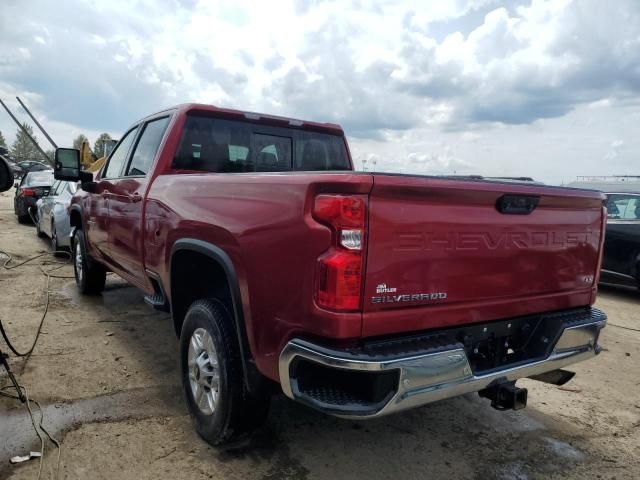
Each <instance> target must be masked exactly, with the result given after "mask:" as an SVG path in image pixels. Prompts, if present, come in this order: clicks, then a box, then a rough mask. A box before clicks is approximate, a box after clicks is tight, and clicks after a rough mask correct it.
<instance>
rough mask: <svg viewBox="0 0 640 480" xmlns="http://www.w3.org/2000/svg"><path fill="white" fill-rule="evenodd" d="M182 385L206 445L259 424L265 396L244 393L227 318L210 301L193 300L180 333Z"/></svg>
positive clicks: (220, 305) (217, 304) (267, 399)
mask: <svg viewBox="0 0 640 480" xmlns="http://www.w3.org/2000/svg"><path fill="white" fill-rule="evenodd" d="M180 363H181V375H182V386H183V390H184V394H185V397H186V401H187V407H188V409H189V413H190V414H191V418H192V419H193V422H194V425H195V429H196V431H197V432H198V434H199V435H200V436H201V437H202V438H204V439H205V440H206V441H207V442H209V443H210V444H212V445H221V444H223V443H226V442H229V441H232V440H234V439H236V438H237V437H238V436H240V435H242V434H246V433H249V432H251V431H253V430H255V429H256V428H258V427H259V426H261V425H262V424H263V423H264V421H265V419H266V417H267V415H268V413H269V403H270V397H269V396H268V395H265V396H262V397H260V398H258V397H255V396H253V395H251V394H249V392H247V390H246V388H245V385H244V379H243V371H242V361H241V358H240V349H239V345H238V339H237V336H236V333H235V329H234V328H233V323H232V320H231V315H230V314H229V312H228V310H227V309H226V308H225V306H224V304H223V303H221V302H219V301H218V300H216V299H207V300H198V301H196V302H194V303H193V304H192V305H191V307H189V310H188V311H187V315H186V317H185V320H184V324H183V325H182V332H181V335H180Z"/></svg>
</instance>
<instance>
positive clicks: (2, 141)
mask: <svg viewBox="0 0 640 480" xmlns="http://www.w3.org/2000/svg"><path fill="white" fill-rule="evenodd" d="M0 147H2V148H7V141H6V140H5V139H4V135H2V132H1V131H0Z"/></svg>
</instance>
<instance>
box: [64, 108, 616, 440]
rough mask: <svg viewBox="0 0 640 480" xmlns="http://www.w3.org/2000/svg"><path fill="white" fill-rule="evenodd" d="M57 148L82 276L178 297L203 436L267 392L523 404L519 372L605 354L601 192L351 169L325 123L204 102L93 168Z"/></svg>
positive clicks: (148, 124)
mask: <svg viewBox="0 0 640 480" xmlns="http://www.w3.org/2000/svg"><path fill="white" fill-rule="evenodd" d="M55 163H56V165H55V176H56V178H58V179H61V180H71V181H80V182H81V188H79V189H78V191H77V193H76V194H75V196H74V197H73V199H72V203H71V205H70V207H69V208H70V221H71V227H72V232H71V236H72V238H73V242H72V245H73V247H72V252H73V265H74V270H75V278H76V282H77V285H78V288H79V289H80V291H81V292H82V293H84V294H98V293H99V292H101V290H102V289H103V288H104V285H105V275H106V273H107V272H108V271H111V272H114V273H116V274H117V275H119V276H120V277H122V278H123V279H125V280H126V281H128V282H129V283H130V284H132V285H134V286H136V287H138V288H139V289H141V290H143V291H144V292H145V294H146V297H145V300H146V301H147V302H148V303H149V304H151V305H152V306H153V307H155V308H157V309H161V310H165V311H169V312H171V315H172V319H173V324H174V326H175V331H176V333H177V334H178V336H179V355H180V364H181V376H182V384H183V387H184V394H185V398H186V403H187V405H188V409H189V411H190V414H191V416H192V418H193V421H194V424H195V428H196V430H197V431H198V433H199V434H200V435H201V436H202V437H203V438H204V439H206V440H207V441H209V442H210V443H212V444H221V443H223V442H227V441H229V440H231V439H233V438H234V437H236V436H237V435H240V434H243V433H245V434H246V433H247V432H250V431H251V430H252V429H254V428H256V427H257V426H259V425H260V424H261V422H263V420H264V419H265V417H266V415H267V413H268V407H269V400H270V397H271V395H272V394H273V393H274V392H284V394H285V395H286V396H288V397H289V398H291V399H293V400H295V401H298V402H301V403H303V404H306V405H308V406H310V407H312V408H315V409H318V410H320V411H322V412H326V413H328V414H331V415H335V416H339V417H344V418H354V419H365V418H374V417H379V416H382V415H387V414H390V413H394V412H399V411H402V410H405V409H408V408H413V407H417V406H420V405H424V404H427V403H429V402H434V401H438V400H442V399H445V398H449V397H453V396H457V395H461V394H465V393H470V392H479V393H480V395H481V396H482V397H486V398H488V399H489V400H490V401H491V404H492V406H494V407H495V408H497V409H518V408H522V407H524V406H525V404H526V400H527V396H526V394H527V392H526V390H525V389H523V388H519V387H517V386H516V380H518V379H520V378H524V377H527V378H535V379H537V380H540V381H543V382H548V383H552V384H562V383H564V382H566V381H568V380H569V379H570V378H571V377H572V376H573V373H572V372H569V371H567V370H563V367H565V366H567V365H569V364H573V363H575V362H579V361H582V360H586V359H589V358H591V357H593V356H595V355H596V354H598V353H599V351H600V346H599V344H598V337H599V333H600V330H601V329H602V328H603V327H604V326H605V323H606V317H605V315H604V314H603V313H602V312H600V311H598V310H597V309H595V308H592V304H593V303H594V301H595V299H596V290H597V283H598V272H599V270H600V263H601V256H602V248H603V240H604V235H603V231H604V225H605V219H606V209H605V207H604V204H603V200H604V197H603V195H602V194H601V193H598V192H595V191H587V190H578V189H569V188H559V187H552V186H544V185H540V184H534V183H532V182H523V181H501V180H488V179H483V178H479V177H466V178H465V177H433V176H416V175H397V174H385V173H370V172H356V171H353V163H352V160H351V156H350V153H349V148H348V145H347V141H346V139H345V135H344V132H343V130H342V129H341V128H340V127H339V126H338V125H334V124H326V123H316V122H307V121H300V120H294V119H288V118H281V117H275V116H270V115H262V114H256V113H247V112H240V111H235V110H230V109H222V108H216V107H213V106H207V105H196V104H189V105H181V106H177V107H175V108H172V109H168V110H164V111H161V112H159V113H156V114H154V115H151V116H149V117H146V118H144V119H142V120H140V121H139V122H136V123H135V124H134V125H133V126H132V127H131V128H129V129H128V130H127V131H126V132H125V134H124V135H123V136H122V139H121V140H120V142H119V143H118V145H117V146H116V147H115V149H114V150H113V152H112V153H111V154H110V156H109V158H108V159H107V161H106V163H105V165H104V166H103V168H102V169H101V170H100V171H99V172H97V174H96V175H95V177H94V175H93V174H92V173H89V172H85V171H82V170H81V167H80V158H79V153H78V151H77V150H73V149H58V150H57V151H56V162H55Z"/></svg>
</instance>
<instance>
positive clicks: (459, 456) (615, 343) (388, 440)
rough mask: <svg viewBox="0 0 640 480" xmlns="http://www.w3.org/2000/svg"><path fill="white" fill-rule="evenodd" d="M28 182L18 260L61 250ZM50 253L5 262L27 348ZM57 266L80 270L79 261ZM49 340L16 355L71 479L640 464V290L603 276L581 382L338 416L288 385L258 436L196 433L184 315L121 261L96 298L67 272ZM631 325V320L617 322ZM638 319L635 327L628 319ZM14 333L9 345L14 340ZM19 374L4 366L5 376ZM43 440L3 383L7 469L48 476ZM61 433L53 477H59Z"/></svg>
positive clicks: (590, 470) (2, 281)
mask: <svg viewBox="0 0 640 480" xmlns="http://www.w3.org/2000/svg"><path fill="white" fill-rule="evenodd" d="M11 197H12V194H10V193H5V194H1V195H0V232H2V233H1V234H0V249H1V250H5V251H8V252H10V253H11V254H12V255H13V256H14V258H15V259H16V260H20V259H26V258H27V257H29V256H32V255H35V254H38V253H41V252H46V251H47V249H48V243H47V242H46V241H44V240H42V239H38V238H37V237H36V234H35V228H34V227H32V226H26V225H19V224H18V223H17V221H16V218H15V216H14V215H13V210H12V198H11ZM52 262H53V260H52V259H47V258H45V259H42V261H40V260H38V261H36V262H34V263H33V264H30V265H29V266H25V267H22V268H20V269H16V270H10V271H6V270H1V271H0V318H2V321H3V323H4V324H5V326H6V328H7V330H8V334H9V335H10V336H11V338H13V339H15V343H16V344H17V345H18V346H19V348H22V349H24V348H25V347H26V346H27V345H28V344H29V343H30V342H31V341H32V338H33V333H34V330H35V328H36V326H37V324H38V322H39V319H40V316H41V314H42V311H43V306H44V303H45V291H44V290H45V284H46V279H45V277H44V276H43V275H42V273H41V271H40V269H39V266H38V265H42V264H46V265H44V266H43V267H42V268H44V269H50V268H55V267H56V266H57V265H55V264H53V263H52ZM56 274H58V275H63V276H71V275H72V270H71V267H70V266H68V265H66V266H63V267H62V268H61V269H59V270H57V271H56ZM50 292H51V294H50V305H49V313H48V315H47V318H46V321H45V325H44V329H43V332H42V336H41V338H40V341H39V343H38V346H37V348H36V350H35V352H34V355H32V356H31V358H30V359H29V360H28V361H27V362H26V363H25V362H24V361H23V360H21V359H16V358H15V357H13V356H12V357H11V364H12V366H13V369H14V371H15V372H16V373H17V374H18V376H19V379H20V382H21V383H22V384H24V385H25V386H27V387H28V389H29V394H30V395H31V397H32V398H35V399H37V400H38V401H39V402H40V403H41V404H42V405H43V406H44V407H45V420H44V424H45V425H46V426H48V427H49V428H50V429H51V431H52V432H55V433H56V434H57V436H58V438H59V439H60V440H61V442H62V456H61V469H60V478H64V479H87V478H92V479H119V478H123V479H129V478H132V479H136V480H139V479H147V478H149V479H157V478H194V479H200V478H216V479H222V478H229V479H234V478H238V479H279V478H290V479H299V478H300V479H307V478H308V479H319V478H331V479H341V478H349V479H358V478H366V479H367V480H375V479H386V478H396V477H403V478H481V479H483V480H485V479H490V478H500V479H511V478H516V479H536V478H575V479H578V478H579V479H583V478H607V479H608V478H611V479H613V478H616V479H625V478H628V479H632V478H633V479H635V478H640V373H639V372H640V369H639V367H640V331H638V330H639V329H640V319H639V314H638V313H639V312H640V294H638V293H636V292H635V291H629V290H626V291H622V290H616V289H612V288H602V289H601V292H600V295H599V299H598V307H599V308H601V309H603V310H604V311H605V312H606V313H607V314H608V315H609V321H610V325H609V326H608V327H607V328H606V329H605V330H604V332H603V334H602V340H601V341H602V344H603V346H604V347H605V350H604V351H603V352H602V354H601V355H600V356H599V357H597V358H596V359H594V360H590V361H588V362H585V363H582V364H579V365H576V366H575V367H574V370H575V371H576V372H577V376H576V378H575V379H574V380H572V381H571V382H570V383H569V384H568V385H567V387H570V389H571V390H572V391H567V390H561V389H559V388H557V387H553V386H549V385H545V384H542V383H538V382H534V381H531V380H525V381H522V382H520V383H521V384H522V385H523V386H526V387H527V388H529V406H528V407H527V409H525V410H521V411H518V412H505V413H500V412H497V411H494V410H492V409H491V408H490V407H489V404H488V402H487V401H485V400H481V399H479V398H478V397H477V396H476V395H468V396H465V397H460V398H456V399H452V400H448V401H442V402H439V403H436V404H433V405H428V406H426V407H423V408H420V409H417V410H414V411H410V412H406V413H402V414H398V415H395V416H391V417H387V418H383V419H378V420H374V421H367V422H352V421H345V420H338V419H334V418H331V417H327V416H324V415H321V414H318V413H316V412H313V411H311V410H309V409H307V408H305V407H303V406H300V405H297V404H295V403H293V402H291V401H289V400H287V399H286V398H283V397H278V398H276V399H275V401H274V404H273V409H272V411H271V414H270V416H269V420H268V422H267V425H266V426H265V428H264V429H263V430H262V431H260V432H259V433H258V434H257V435H256V436H255V437H254V438H253V439H252V440H251V442H246V443H244V444H242V445H236V446H234V447H233V448H229V449H226V450H219V449H213V448H211V447H210V446H208V445H207V444H206V443H204V442H203V441H202V440H200V439H199V438H198V436H197V435H196V434H195V433H194V431H193V429H192V426H191V422H190V419H189V417H188V416H187V415H186V411H185V407H184V405H183V402H182V398H181V393H180V387H179V376H178V369H177V341H176V338H175V335H174V333H173V327H172V325H171V322H170V319H169V316H168V315H167V314H162V313H158V312H155V311H153V310H151V309H150V308H149V307H147V306H146V305H145V304H144V302H143V300H142V294H141V293H140V292H139V291H137V290H136V289H134V288H131V287H129V286H127V285H126V284H125V283H124V282H123V281H122V280H120V279H118V278H117V277H115V276H113V275H110V276H109V279H108V285H107V290H106V291H105V293H104V295H102V296H100V297H96V298H81V297H79V296H78V295H77V294H76V292H75V285H74V283H73V280H71V279H69V278H55V279H52V280H51V286H50ZM614 325H615V326H614ZM623 327H626V328H623ZM3 348H4V346H3ZM7 384H8V379H7V377H6V375H5V374H4V373H3V372H0V386H4V385H7ZM28 448H39V444H38V442H37V437H36V436H35V434H34V433H33V430H32V427H31V424H30V421H29V418H28V416H26V415H25V413H24V409H23V407H21V406H20V404H19V403H18V402H17V401H12V400H10V399H6V398H2V397H0V478H10V479H16V480H17V479H32V478H36V476H37V473H38V463H37V461H31V462H27V463H24V464H22V465H19V466H10V465H9V464H8V462H7V459H8V457H9V456H13V455H18V454H24V453H25V451H28ZM55 463H56V452H55V449H53V448H51V447H50V446H47V454H46V455H45V468H44V472H43V478H54V475H53V472H54V467H55Z"/></svg>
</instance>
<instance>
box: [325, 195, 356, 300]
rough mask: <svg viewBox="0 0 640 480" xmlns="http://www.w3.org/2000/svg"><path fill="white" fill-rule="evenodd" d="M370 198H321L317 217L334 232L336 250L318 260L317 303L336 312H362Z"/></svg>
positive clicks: (332, 248)
mask: <svg viewBox="0 0 640 480" xmlns="http://www.w3.org/2000/svg"><path fill="white" fill-rule="evenodd" d="M366 213H367V212H366V196H364V195H362V196H361V195H318V196H317V197H316V200H315V204H314V208H313V215H314V217H315V218H316V219H317V220H319V221H320V222H322V223H325V224H327V225H328V226H330V227H331V230H332V233H333V235H332V237H333V239H332V246H331V248H330V249H329V250H328V251H327V252H326V253H325V254H324V255H322V256H321V257H320V258H319V259H318V270H317V279H316V302H317V303H318V305H320V306H321V307H324V308H330V309H332V310H358V309H359V308H360V303H361V300H362V269H363V253H362V252H363V247H364V240H365V233H366V232H365V227H366Z"/></svg>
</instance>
